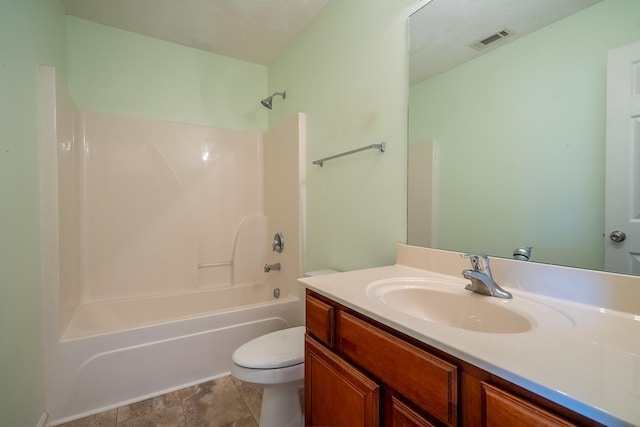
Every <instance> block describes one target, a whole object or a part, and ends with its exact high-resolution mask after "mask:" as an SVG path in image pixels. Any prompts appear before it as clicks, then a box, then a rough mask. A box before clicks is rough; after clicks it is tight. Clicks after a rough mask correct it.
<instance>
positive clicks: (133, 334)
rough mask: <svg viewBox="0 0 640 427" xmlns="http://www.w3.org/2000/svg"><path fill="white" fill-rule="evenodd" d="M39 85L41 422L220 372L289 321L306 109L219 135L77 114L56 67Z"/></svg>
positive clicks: (293, 310)
mask: <svg viewBox="0 0 640 427" xmlns="http://www.w3.org/2000/svg"><path fill="white" fill-rule="evenodd" d="M40 82H41V84H40V104H41V115H42V118H41V130H40V140H41V165H42V166H41V168H42V170H41V173H42V192H41V193H42V218H43V224H42V225H43V227H42V233H43V249H42V258H43V275H44V282H45V287H44V290H43V294H44V305H43V320H44V322H43V325H44V326H43V328H44V330H43V336H44V351H45V389H46V392H45V407H46V409H47V412H48V414H49V422H50V423H52V424H53V425H55V424H59V423H62V422H65V421H69V420H72V419H76V418H80V417H83V416H86V415H89V414H91V413H96V412H100V411H103V410H106V409H109V408H113V407H117V406H120V405H122V404H126V403H129V402H132V401H137V400H141V399H144V398H147V397H151V396H154V395H159V394H163V393H166V392H168V391H172V390H175V389H179V388H182V387H185V386H188V385H192V384H196V383H199V382H203V381H206V380H209V379H212V378H216V377H218V376H222V375H226V374H228V372H229V371H230V368H231V354H232V353H233V351H234V350H235V349H236V348H237V347H239V346H240V345H242V344H243V343H245V342H247V341H249V340H251V339H253V338H256V337H258V336H261V335H263V334H266V333H269V332H272V331H275V330H280V329H284V328H287V327H291V326H296V325H300V324H302V322H303V319H302V310H303V306H302V302H301V298H300V295H298V288H297V286H296V285H295V283H296V278H297V277H300V275H301V273H302V269H303V266H304V259H303V256H302V254H303V251H302V248H303V247H304V245H303V243H304V242H303V238H304V224H303V220H302V218H303V215H302V206H303V205H304V203H303V201H304V186H303V182H304V180H303V179H302V177H303V176H304V162H303V160H304V116H303V115H301V114H300V115H296V116H295V117H292V118H291V119H289V120H288V121H286V122H285V123H283V124H282V125H280V126H278V127H277V128H276V129H274V130H271V131H269V132H267V133H265V134H260V133H258V132H251V131H232V130H225V129H217V128H211V127H205V126H195V125H188V124H182V123H174V122H167V121H160V120H150V119H143V118H133V117H127V116H120V115H115V114H106V113H97V112H88V111H81V110H78V109H77V108H76V107H75V105H74V103H73V100H72V99H71V97H70V96H69V95H68V93H67V92H66V90H65V88H64V86H63V85H61V84H60V83H59V82H57V81H56V78H55V70H54V69H53V68H51V67H42V68H41V70H40ZM283 98H284V96H283ZM276 232H280V233H282V234H281V235H282V236H285V237H286V239H287V245H286V247H285V249H284V250H283V251H282V252H278V251H274V250H272V241H271V236H273V235H274V234H275V233H276ZM275 264H280V266H281V269H280V270H275V269H269V270H270V271H269V272H265V270H266V269H265V268H264V267H265V266H266V265H275Z"/></svg>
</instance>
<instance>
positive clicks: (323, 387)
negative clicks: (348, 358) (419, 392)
mask: <svg viewBox="0 0 640 427" xmlns="http://www.w3.org/2000/svg"><path fill="white" fill-rule="evenodd" d="M304 381H305V425H306V426H323V427H324V426H326V427H377V426H378V424H379V414H380V402H379V399H380V391H379V386H378V384H376V383H375V382H373V381H372V380H370V379H369V378H368V377H366V376H365V375H364V374H362V373H361V372H360V371H358V370H357V369H355V368H354V367H353V366H351V365H350V364H348V363H347V362H345V361H344V360H343V359H341V358H340V357H338V356H337V355H335V354H333V353H331V352H330V351H329V350H327V349H326V348H325V347H323V346H322V345H321V344H318V343H317V342H316V341H315V340H314V339H313V338H310V337H309V336H305V379H304Z"/></svg>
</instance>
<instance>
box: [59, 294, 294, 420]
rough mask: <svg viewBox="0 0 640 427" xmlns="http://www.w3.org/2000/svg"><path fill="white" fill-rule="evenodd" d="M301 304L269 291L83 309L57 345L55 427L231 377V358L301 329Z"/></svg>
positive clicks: (178, 297)
mask: <svg viewBox="0 0 640 427" xmlns="http://www.w3.org/2000/svg"><path fill="white" fill-rule="evenodd" d="M301 322H302V303H301V301H300V298H298V297H297V296H294V295H289V296H282V297H280V298H279V299H276V298H274V296H273V288H272V287H269V286H267V285H249V286H234V287H229V288H224V289H215V290H208V291H196V292H190V293H179V294H171V295H163V296H154V297H147V298H135V299H127V300H118V301H111V302H101V303H96V304H88V305H83V306H80V307H79V309H78V310H77V311H76V313H75V315H74V317H73V318H72V320H71V322H70V324H69V326H68V327H67V330H66V331H65V333H64V335H63V337H62V339H61V340H60V341H59V342H58V345H57V351H56V357H55V358H54V360H55V362H54V363H55V368H54V369H53V371H54V372H55V375H56V381H55V382H56V393H55V395H54V396H52V397H51V400H52V401H50V402H49V404H48V405H47V406H48V408H49V417H50V418H49V419H50V421H51V424H52V425H57V424H61V423H64V422H67V421H71V420H74V419H77V418H81V417H84V416H87V415H91V414H94V413H97V412H101V411H104V410H107V409H111V408H115V407H118V406H122V405H125V404H128V403H132V402H136V401H140V400H143V399H146V398H149V397H153V396H157V395H160V394H164V393H167V392H170V391H174V390H177V389H180V388H183V387H186V386H189V385H193V384H197V383H200V382H204V381H208V380H210V379H214V378H217V377H220V376H224V375H227V374H228V373H229V371H230V367H231V354H232V353H233V351H234V350H235V349H236V348H237V347H238V346H240V345H241V344H243V343H245V342H246V341H248V340H250V339H253V338H255V337H257V336H260V335H263V334H265V333H268V332H272V331H275V330H278V329H283V328H286V327H290V326H295V325H299V324H301Z"/></svg>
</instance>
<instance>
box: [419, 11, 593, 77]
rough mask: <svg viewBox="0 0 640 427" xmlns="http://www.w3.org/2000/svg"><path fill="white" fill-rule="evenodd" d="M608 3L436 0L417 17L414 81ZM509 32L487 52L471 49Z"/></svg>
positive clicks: (485, 50)
mask: <svg viewBox="0 0 640 427" xmlns="http://www.w3.org/2000/svg"><path fill="white" fill-rule="evenodd" d="M600 1H602V0H433V1H432V2H431V3H429V4H427V5H425V6H424V7H423V8H422V9H420V10H418V11H417V12H416V13H414V14H413V15H411V18H410V25H409V51H410V55H411V61H410V71H409V75H410V81H411V84H414V83H417V82H421V81H423V80H425V79H427V78H429V77H432V76H434V75H436V74H438V73H441V72H443V71H446V70H448V69H450V68H453V67H455V66H457V65H459V64H462V63H464V62H466V61H469V60H471V59H473V58H475V57H476V56H479V55H481V54H483V53H485V52H488V51H490V50H493V49H495V48H497V47H499V46H501V45H504V44H505V43H508V42H509V41H513V40H516V39H518V38H519V37H522V36H524V35H526V34H528V33H531V32H533V31H535V30H537V29H539V28H542V27H544V26H546V25H549V24H551V23H553V22H555V21H557V20H559V19H562V18H565V17H567V16H569V15H571V14H573V13H576V12H578V11H580V10H582V9H585V8H587V7H589V6H592V5H594V4H595V3H598V2H600ZM504 28H507V29H509V30H511V31H513V32H514V35H512V36H510V37H508V38H505V39H502V40H500V41H498V42H496V43H492V44H491V45H490V46H489V47H486V48H485V49H483V50H482V51H478V50H476V49H474V48H472V47H471V46H470V44H472V43H474V42H477V41H479V40H482V39H484V38H486V37H487V36H489V35H491V34H494V33H496V32H497V31H500V30H502V29H504Z"/></svg>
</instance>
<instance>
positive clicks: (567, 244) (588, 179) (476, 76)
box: [408, 0, 640, 270]
mask: <svg viewBox="0 0 640 427" xmlns="http://www.w3.org/2000/svg"><path fill="white" fill-rule="evenodd" d="M534 8H535V9H534ZM638 16H640V2H638V1H636V0H602V1H600V0H593V1H591V0H575V1H573V0H571V1H569V0H563V1H562V2H558V1H557V0H536V1H535V2H531V1H526V0H519V1H513V0H481V1H478V0H433V1H431V2H430V3H428V4H426V5H425V6H424V7H422V8H421V9H420V10H418V11H417V12H416V13H415V14H413V15H412V16H411V17H410V20H409V33H410V42H409V44H410V48H409V50H410V70H411V71H410V80H411V82H410V90H409V93H410V95H409V132H408V134H409V151H408V152H409V209H408V211H409V221H408V222H409V230H408V243H409V244H414V245H421V246H430V247H435V248H439V249H447V250H455V251H468V252H484V253H487V254H489V255H493V256H501V257H508V258H511V257H512V255H513V251H514V249H516V248H522V247H528V246H532V247H533V250H532V253H531V261H536V262H544V263H552V264H560V265H567V266H573V267H580V268H588V269H599V270H602V269H604V246H605V244H610V242H609V241H608V237H607V238H606V239H605V236H604V233H605V229H604V212H605V211H604V203H605V125H606V123H605V119H606V70H607V52H608V51H610V50H611V49H615V48H617V47H621V46H624V45H627V44H630V43H632V42H634V41H637V40H640V25H638ZM474 44H475V46H476V47H475V48H474V47H471V46H470V45H474Z"/></svg>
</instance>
